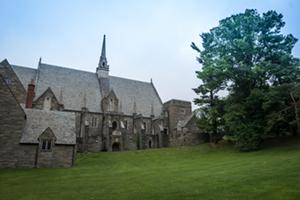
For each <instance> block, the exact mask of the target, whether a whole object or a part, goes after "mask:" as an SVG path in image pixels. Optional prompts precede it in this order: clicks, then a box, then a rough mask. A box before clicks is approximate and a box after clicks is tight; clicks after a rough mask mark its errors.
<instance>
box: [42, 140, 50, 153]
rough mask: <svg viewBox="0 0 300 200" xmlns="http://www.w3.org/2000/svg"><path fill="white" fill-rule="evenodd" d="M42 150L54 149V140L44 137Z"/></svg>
mask: <svg viewBox="0 0 300 200" xmlns="http://www.w3.org/2000/svg"><path fill="white" fill-rule="evenodd" d="M41 143H42V144H41V151H51V150H52V140H49V139H43V140H42V141H41Z"/></svg>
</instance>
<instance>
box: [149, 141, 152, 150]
mask: <svg viewBox="0 0 300 200" xmlns="http://www.w3.org/2000/svg"><path fill="white" fill-rule="evenodd" d="M148 147H149V149H151V148H152V141H151V140H149V142H148Z"/></svg>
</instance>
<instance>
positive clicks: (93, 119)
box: [91, 117, 98, 127]
mask: <svg viewBox="0 0 300 200" xmlns="http://www.w3.org/2000/svg"><path fill="white" fill-rule="evenodd" d="M97 125H98V119H97V118H96V117H92V123H91V126H92V127H97Z"/></svg>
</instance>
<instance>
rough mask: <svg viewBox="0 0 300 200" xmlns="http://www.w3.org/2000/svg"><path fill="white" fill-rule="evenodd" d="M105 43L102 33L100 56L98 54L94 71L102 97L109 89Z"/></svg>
mask: <svg viewBox="0 0 300 200" xmlns="http://www.w3.org/2000/svg"><path fill="white" fill-rule="evenodd" d="M105 43H106V41H105V35H104V36H103V42H102V51H101V56H100V60H99V64H98V67H97V71H96V72H97V76H98V79H99V84H100V90H101V95H102V97H106V96H107V95H108V94H109V90H110V86H109V85H110V84H109V66H108V64H107V59H106V44H105Z"/></svg>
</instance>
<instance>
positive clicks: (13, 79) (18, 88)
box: [0, 60, 26, 103]
mask: <svg viewBox="0 0 300 200" xmlns="http://www.w3.org/2000/svg"><path fill="white" fill-rule="evenodd" d="M0 75H1V76H2V79H3V80H4V81H5V82H6V84H7V85H8V86H9V88H10V90H11V91H12V92H13V94H14V96H15V98H16V100H17V101H18V102H19V103H25V100H26V89H25V88H24V87H23V85H22V83H21V81H20V80H19V78H18V76H17V75H16V74H15V72H14V71H13V69H12V68H11V66H10V64H9V63H8V62H7V60H4V61H2V62H1V63H0ZM1 81H2V80H1Z"/></svg>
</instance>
